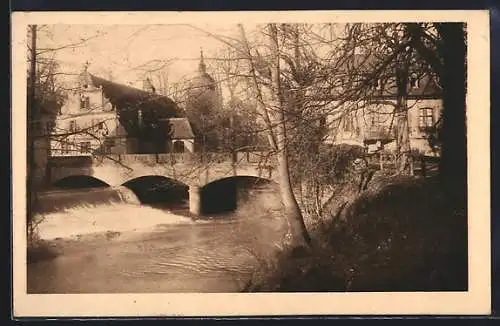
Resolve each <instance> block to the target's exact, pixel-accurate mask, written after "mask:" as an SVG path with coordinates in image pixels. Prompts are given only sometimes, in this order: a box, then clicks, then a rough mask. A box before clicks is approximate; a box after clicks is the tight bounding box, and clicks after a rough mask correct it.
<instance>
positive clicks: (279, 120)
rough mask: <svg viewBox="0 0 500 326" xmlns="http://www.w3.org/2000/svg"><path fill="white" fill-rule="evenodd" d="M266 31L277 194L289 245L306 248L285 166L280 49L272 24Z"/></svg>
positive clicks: (300, 214)
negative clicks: (289, 233) (276, 167)
mask: <svg viewBox="0 0 500 326" xmlns="http://www.w3.org/2000/svg"><path fill="white" fill-rule="evenodd" d="M268 32H269V46H270V49H271V58H270V66H271V79H272V86H271V88H272V89H271V93H272V94H271V98H272V100H271V103H270V104H271V105H270V107H271V108H272V109H273V114H271V118H272V120H274V121H272V123H273V125H276V128H275V135H276V141H277V143H276V147H277V151H278V153H277V155H278V178H279V184H280V192H281V197H282V200H283V205H284V208H285V214H286V216H287V219H288V224H289V226H290V232H291V236H292V242H293V243H294V244H297V245H304V244H305V245H308V244H309V243H310V241H311V239H310V237H309V233H308V232H307V229H306V226H305V223H304V219H303V216H302V212H301V211H300V208H299V205H298V203H297V200H296V198H295V194H294V193H293V188H292V183H291V180H290V168H289V165H288V148H287V147H288V139H287V133H286V125H285V112H284V111H285V110H284V108H283V100H282V93H281V82H280V62H279V48H278V35H277V28H276V25H275V24H269V25H268Z"/></svg>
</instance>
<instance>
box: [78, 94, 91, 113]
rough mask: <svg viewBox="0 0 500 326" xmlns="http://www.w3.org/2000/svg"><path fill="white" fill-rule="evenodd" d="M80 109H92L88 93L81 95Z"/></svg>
mask: <svg viewBox="0 0 500 326" xmlns="http://www.w3.org/2000/svg"><path fill="white" fill-rule="evenodd" d="M80 109H82V110H88V109H90V99H89V97H88V96H87V95H83V94H82V95H80Z"/></svg>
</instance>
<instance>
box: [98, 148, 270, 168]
mask: <svg viewBox="0 0 500 326" xmlns="http://www.w3.org/2000/svg"><path fill="white" fill-rule="evenodd" d="M274 158H275V157H274V155H271V154H270V152H266V151H254V152H234V153H231V152H223V153H222V152H205V153H196V154H192V153H160V154H109V155H106V156H95V157H94V158H93V160H94V161H99V162H102V161H103V160H105V159H109V160H111V161H115V162H119V163H121V164H124V165H127V164H137V163H140V164H143V165H151V166H153V165H157V164H180V163H185V164H193V163H216V164H223V163H235V164H259V165H263V166H268V165H272V164H273V162H274Z"/></svg>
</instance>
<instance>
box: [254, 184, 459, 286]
mask: <svg viewBox="0 0 500 326" xmlns="http://www.w3.org/2000/svg"><path fill="white" fill-rule="evenodd" d="M339 198H340V197H339ZM457 204H460V203H450V202H447V200H446V198H445V196H444V193H443V188H442V187H441V184H440V183H439V181H438V180H437V179H436V178H425V179H424V178H386V179H380V180H376V181H374V182H373V183H372V184H371V185H370V187H369V188H368V189H367V190H366V191H365V192H364V193H362V194H361V195H360V196H359V197H357V198H356V199H355V200H353V201H350V202H346V201H345V198H341V200H337V201H336V203H335V205H334V207H333V208H332V209H331V210H330V211H329V214H328V216H325V219H324V221H323V222H322V223H320V224H318V225H317V227H316V228H315V229H313V230H312V231H311V236H312V238H313V244H312V246H311V248H309V249H307V250H303V251H301V252H300V253H299V254H298V253H297V252H295V251H293V250H290V251H284V252H281V253H280V254H279V255H278V257H277V258H276V259H275V261H273V262H270V263H268V264H263V265H262V266H261V268H260V271H259V272H258V273H257V274H256V277H254V279H253V280H252V281H251V282H250V283H249V284H248V286H247V288H246V291H247V292H262V291H264V292H267V291H271V292H323V291H326V292H345V291H370V292H372V291H465V290H467V278H468V274H467V216H466V206H465V203H463V205H457ZM460 206H461V207H460Z"/></svg>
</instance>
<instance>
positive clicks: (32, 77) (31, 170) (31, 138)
mask: <svg viewBox="0 0 500 326" xmlns="http://www.w3.org/2000/svg"><path fill="white" fill-rule="evenodd" d="M30 32H31V45H30V46H31V49H30V73H29V84H28V101H27V103H28V107H27V111H28V112H27V113H28V119H27V133H28V134H27V141H28V144H27V155H28V162H27V165H28V166H27V168H28V170H27V178H26V180H27V184H26V187H27V210H26V213H27V222H28V224H30V223H31V221H32V218H33V211H34V209H35V207H36V204H37V198H36V189H35V186H36V184H35V178H36V157H35V133H36V120H37V119H38V118H39V117H38V112H37V109H38V107H37V103H36V98H35V88H36V38H37V35H36V32H37V25H31V26H30Z"/></svg>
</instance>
